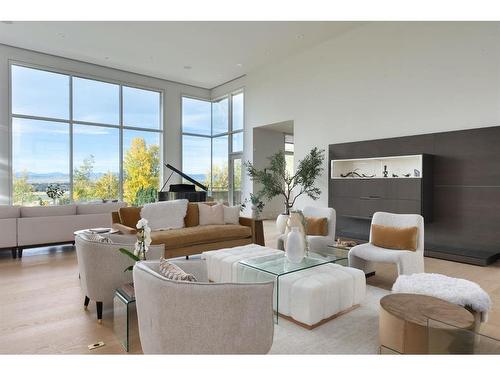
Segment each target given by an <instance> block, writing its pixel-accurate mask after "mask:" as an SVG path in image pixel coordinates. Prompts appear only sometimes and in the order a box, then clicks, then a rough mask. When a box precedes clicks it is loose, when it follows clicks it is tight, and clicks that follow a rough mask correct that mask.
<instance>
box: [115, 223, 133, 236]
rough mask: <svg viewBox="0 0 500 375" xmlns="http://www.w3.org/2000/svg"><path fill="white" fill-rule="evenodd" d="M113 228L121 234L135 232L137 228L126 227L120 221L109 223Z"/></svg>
mask: <svg viewBox="0 0 500 375" xmlns="http://www.w3.org/2000/svg"><path fill="white" fill-rule="evenodd" d="M111 227H112V228H113V229H116V230H119V231H120V232H121V233H123V234H136V233H137V230H136V229H134V228H130V227H127V226H126V225H123V224H120V223H113V224H112V225H111Z"/></svg>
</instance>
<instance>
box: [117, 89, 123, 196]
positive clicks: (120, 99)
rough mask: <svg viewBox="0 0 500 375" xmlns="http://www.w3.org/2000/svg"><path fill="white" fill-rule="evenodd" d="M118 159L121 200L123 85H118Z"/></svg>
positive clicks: (119, 194) (121, 194)
mask: <svg viewBox="0 0 500 375" xmlns="http://www.w3.org/2000/svg"><path fill="white" fill-rule="evenodd" d="M118 91H119V94H118V95H119V101H118V103H119V111H120V113H119V124H120V131H119V143H120V144H119V147H118V149H119V151H118V152H119V160H118V196H119V199H120V200H121V201H123V183H124V181H123V86H122V85H120V86H119V90H118Z"/></svg>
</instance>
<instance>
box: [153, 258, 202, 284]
mask: <svg viewBox="0 0 500 375" xmlns="http://www.w3.org/2000/svg"><path fill="white" fill-rule="evenodd" d="M160 274H161V275H162V276H164V277H166V278H167V279H169V280H176V281H196V277H194V275H192V274H190V273H186V272H184V271H183V270H182V269H181V268H180V267H179V266H177V265H175V264H173V263H170V262H169V261H168V260H166V259H165V258H161V259H160Z"/></svg>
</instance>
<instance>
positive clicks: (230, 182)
mask: <svg viewBox="0 0 500 375" xmlns="http://www.w3.org/2000/svg"><path fill="white" fill-rule="evenodd" d="M238 94H243V128H242V129H237V130H233V96H235V95H238ZM244 95H245V90H244V88H239V89H237V90H234V91H231V92H229V93H226V94H224V95H221V96H218V97H216V98H211V99H207V98H201V97H196V96H192V95H187V94H181V155H182V150H183V148H184V142H183V136H184V135H189V136H195V137H202V138H210V139H211V142H210V145H211V146H210V170H211V171H213V154H214V147H213V140H214V139H215V138H218V137H223V136H227V137H228V142H227V144H228V160H227V168H228V185H229V186H228V202H229V204H234V202H233V198H234V197H233V196H234V191H233V190H234V186H233V185H234V171H233V163H234V159H241V160H242V162H243V151H244V143H245V135H244V134H245V104H244V103H245V96H244ZM183 98H189V99H195V100H200V101H204V102H209V103H211V104H212V105H211V106H210V135H206V134H197V133H192V132H184V131H183V124H182V115H183V113H184V108H183V100H182V99H183ZM224 99H227V100H228V131H226V132H223V133H217V134H214V132H213V103H215V102H219V101H221V100H224ZM237 133H242V134H243V147H242V150H240V151H236V152H233V134H237ZM183 163H184V160H183V158H182V156H181V165H183ZM211 178H213V174H211ZM212 187H213V181H212V180H211V181H210V186H209V192H210V193H211V192H212Z"/></svg>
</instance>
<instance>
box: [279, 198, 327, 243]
mask: <svg viewBox="0 0 500 375" xmlns="http://www.w3.org/2000/svg"><path fill="white" fill-rule="evenodd" d="M302 213H303V214H304V216H307V217H318V218H321V217H326V218H327V219H328V234H327V235H326V236H307V241H308V243H309V250H311V251H315V250H324V249H325V248H326V247H327V246H328V245H333V244H334V242H335V226H336V220H337V216H336V213H335V209H333V208H330V207H312V206H306V207H304V209H303V210H302ZM285 239H286V234H282V235H280V236H279V237H278V249H281V250H284V244H285Z"/></svg>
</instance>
